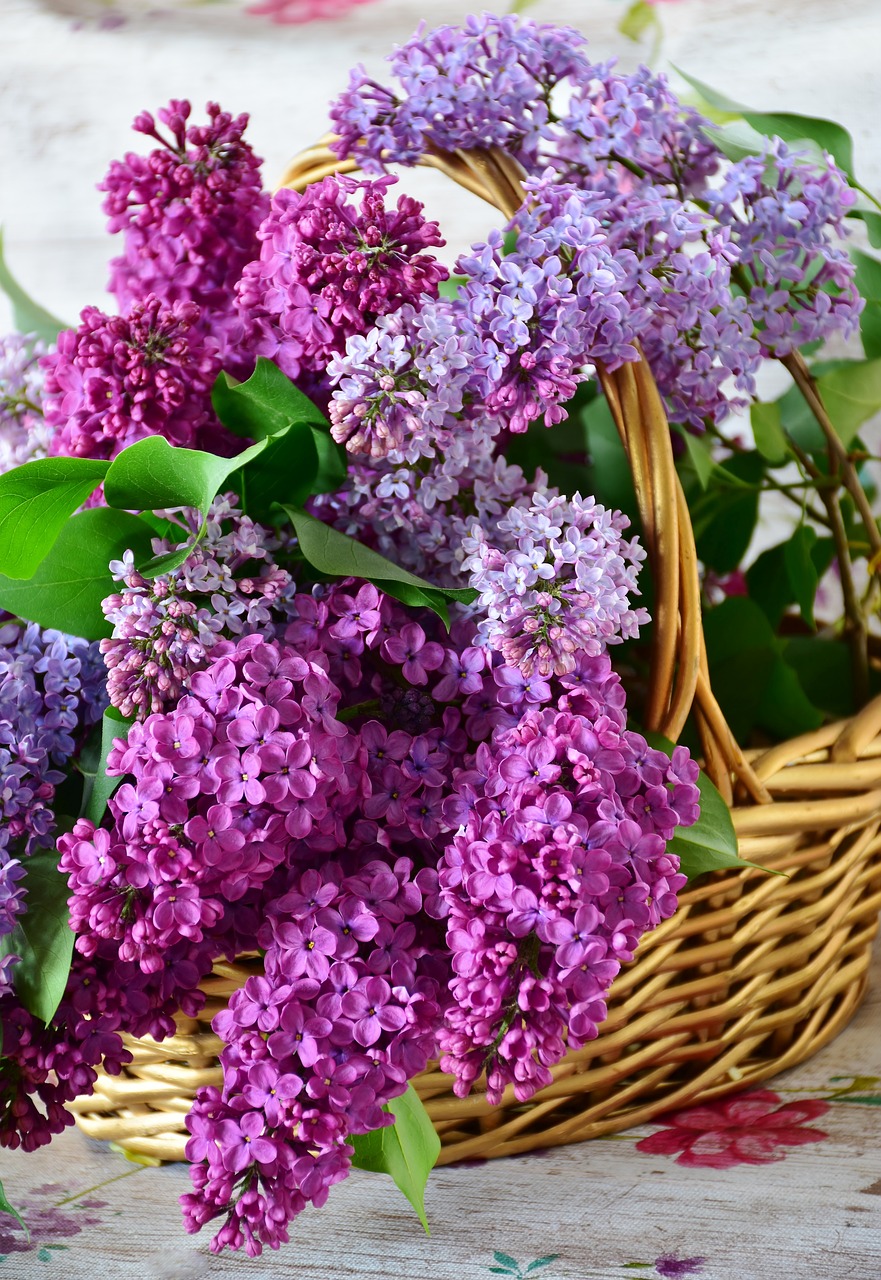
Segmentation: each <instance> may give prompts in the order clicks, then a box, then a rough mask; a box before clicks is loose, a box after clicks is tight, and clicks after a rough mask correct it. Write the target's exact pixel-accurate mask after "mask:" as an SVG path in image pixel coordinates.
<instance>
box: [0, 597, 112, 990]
mask: <svg viewBox="0 0 881 1280" xmlns="http://www.w3.org/2000/svg"><path fill="white" fill-rule="evenodd" d="M104 705H105V695H104V687H103V679H102V669H101V660H100V657H99V656H98V652H97V646H96V645H87V644H86V643H85V642H84V641H81V640H73V639H71V638H70V637H68V636H63V635H61V633H60V632H58V631H42V630H41V629H40V628H39V627H37V626H36V625H35V624H33V623H29V624H25V623H21V622H18V621H14V620H8V619H7V620H6V621H5V622H0V936H4V935H6V934H9V933H11V932H12V931H13V929H14V928H15V923H16V919H17V917H18V916H19V915H20V914H21V913H22V912H23V911H25V910H26V907H27V903H26V894H27V890H26V888H25V885H24V883H23V880H24V878H25V876H26V873H27V866H26V863H27V858H28V857H29V856H30V855H31V854H32V853H34V852H35V851H36V850H38V849H48V848H50V847H51V845H52V843H53V841H54V833H55V813H54V809H53V801H54V797H55V789H56V787H57V786H59V785H60V784H61V783H62V782H63V781H64V778H65V774H64V772H63V766H64V765H65V764H67V762H68V760H69V759H70V757H71V756H73V755H74V753H75V751H76V750H77V748H78V746H79V745H81V740H82V738H83V736H84V734H85V733H86V731H87V730H88V729H89V727H90V726H91V725H93V724H94V723H95V721H96V720H99V719H100V717H101V713H102V710H103V707H104ZM22 859H24V861H22ZM13 963H14V958H13V957H6V958H5V960H4V963H3V964H2V966H0V996H5V995H8V994H9V992H10V985H9V984H10V976H11V968H12V964H13Z"/></svg>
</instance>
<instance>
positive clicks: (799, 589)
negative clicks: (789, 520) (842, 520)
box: [784, 524, 819, 628]
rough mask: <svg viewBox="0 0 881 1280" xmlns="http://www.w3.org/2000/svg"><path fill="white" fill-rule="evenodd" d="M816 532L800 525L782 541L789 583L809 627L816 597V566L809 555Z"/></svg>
mask: <svg viewBox="0 0 881 1280" xmlns="http://www.w3.org/2000/svg"><path fill="white" fill-rule="evenodd" d="M816 541H817V534H816V532H815V531H814V530H813V529H812V528H811V526H810V525H807V524H803V525H800V526H799V527H798V528H797V529H796V531H795V533H794V534H793V535H792V537H791V538H789V539H788V540H787V541H786V542H785V543H784V559H785V563H786V572H787V575H788V576H789V584H790V586H791V587H792V594H793V596H794V597H795V601H796V604H797V605H798V607H799V610H800V611H801V616H802V617H803V618H804V620H805V622H806V623H807V624H808V626H809V627H811V628H813V626H814V601H815V599H816V598H817V586H818V585H819V578H818V577H817V567H816V565H815V564H814V561H813V557H812V555H811V553H812V551H813V549H814V543H815V542H816Z"/></svg>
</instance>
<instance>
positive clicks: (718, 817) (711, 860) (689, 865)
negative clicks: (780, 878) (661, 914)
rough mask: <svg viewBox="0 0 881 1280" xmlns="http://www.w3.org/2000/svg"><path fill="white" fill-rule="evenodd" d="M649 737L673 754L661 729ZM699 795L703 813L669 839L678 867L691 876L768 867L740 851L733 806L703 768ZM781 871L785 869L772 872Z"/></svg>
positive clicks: (698, 782) (654, 745)
mask: <svg viewBox="0 0 881 1280" xmlns="http://www.w3.org/2000/svg"><path fill="white" fill-rule="evenodd" d="M645 738H646V741H647V742H648V743H649V744H650V745H651V746H653V747H656V748H657V749H658V750H659V751H664V752H665V753H666V754H667V755H668V756H672V754H673V743H672V742H670V741H668V739H667V738H664V737H662V736H661V735H660V734H659V733H647V734H646V735H645ZM697 785H698V790H699V791H700V793H701V798H700V810H701V811H700V817H699V818H698V820H697V822H696V823H695V824H694V826H692V827H685V828H683V829H680V828H677V834H676V835H675V836H674V837H673V839H672V840H670V841H668V843H667V852H668V853H674V854H675V855H676V857H677V858H678V859H679V870H680V871H681V872H682V874H683V875H684V876H688V878H689V880H694V879H695V877H696V876H702V875H705V874H706V873H707V872H708V871H728V870H731V869H738V868H740V869H742V868H743V867H755V868H756V869H757V870H758V871H768V870H769V869H768V868H767V867H762V866H759V864H758V863H757V862H748V861H747V860H746V859H745V858H741V857H740V855H739V853H738V851H737V833H736V831H735V830H734V823H733V822H732V821H731V810H730V809H729V808H728V805H727V804H726V803H725V801H724V800H723V799H722V797H721V795H720V794H719V792H718V790H717V788H716V787H715V786H714V784H713V783H712V782H711V781H710V779H709V778H708V777H707V775H706V774H705V773H704V772H703V770H701V772H700V773H699V774H698V779H697ZM771 874H773V875H782V874H783V873H782V872H779V871H775V872H772V873H771Z"/></svg>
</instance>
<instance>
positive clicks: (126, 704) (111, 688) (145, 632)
mask: <svg viewBox="0 0 881 1280" xmlns="http://www.w3.org/2000/svg"><path fill="white" fill-rule="evenodd" d="M236 501H237V500H236V497H235V494H232V493H228V494H223V495H220V496H218V497H217V498H215V499H214V501H213V503H212V504H211V507H210V509H209V511H208V515H207V517H206V520H205V532H204V536H203V537H202V538H201V540H200V541H199V543H198V545H197V546H196V547H195V548H194V550H193V551H192V552H191V554H190V555H189V556H188V557H187V559H186V561H185V562H184V564H183V565H181V567H180V568H179V569H176V570H174V571H173V572H172V573H169V574H160V575H159V576H157V577H155V578H151V579H147V578H144V577H143V576H142V575H141V574H140V573H138V571H137V569H136V568H135V566H134V562H133V560H132V557H131V554H130V553H128V554H127V555H126V557H125V558H124V559H123V560H122V561H121V562H116V563H114V564H113V565H111V569H112V570H114V572H115V576H116V578H117V580H121V581H122V583H123V584H124V585H123V590H122V591H120V592H118V593H116V594H114V595H111V596H108V597H107V599H106V600H104V602H103V605H102V607H103V610H104V616H105V617H106V618H107V620H108V622H111V623H112V624H113V635H112V636H110V637H109V638H108V639H105V640H102V641H100V648H101V653H102V654H103V656H104V662H105V663H106V666H107V694H108V697H109V698H110V702H111V704H112V705H113V706H114V707H117V708H118V709H119V710H120V711H121V712H122V714H123V715H124V716H127V717H128V716H137V717H138V718H139V719H143V718H144V717H145V716H147V715H149V714H151V713H152V712H156V711H162V710H164V709H166V708H170V707H172V706H173V705H174V704H175V703H176V702H177V700H178V699H179V697H180V696H181V694H182V692H183V691H184V690H185V689H186V688H187V687H188V685H189V680H190V677H191V676H192V674H193V672H195V671H198V670H200V669H201V668H202V667H203V666H204V665H205V663H206V661H207V655H208V653H209V651H210V650H211V649H212V648H213V647H214V645H215V644H217V643H218V642H219V641H220V640H221V639H233V638H235V637H236V636H239V635H248V634H251V633H253V632H257V631H259V632H261V633H262V634H263V635H264V637H268V636H269V635H271V634H272V631H273V622H272V610H273V608H274V607H275V606H277V605H278V604H279V602H280V600H282V598H283V597H284V596H285V594H286V593H287V592H288V589H289V587H290V586H291V578H290V574H289V573H288V572H287V571H286V570H284V569H280V568H279V567H278V565H276V564H275V562H274V560H273V552H274V551H276V550H278V548H279V547H280V546H281V543H280V542H279V540H278V539H277V538H275V537H273V536H272V535H271V534H270V533H269V531H268V530H266V529H264V528H263V527H262V526H261V525H258V524H255V523H254V521H253V520H251V519H249V518H248V517H247V516H244V515H243V514H242V512H241V510H240V509H239V508H238V507H237V506H236V505H235V503H236ZM171 519H172V521H174V520H175V517H171ZM178 519H179V520H180V521H181V523H180V534H179V540H180V542H179V545H186V543H188V542H190V541H191V540H192V539H193V537H194V535H195V533H196V532H197V530H198V529H199V528H200V526H201V524H202V517H201V513H197V512H184V513H183V516H181V517H179V518H178ZM175 545H176V543H175V540H174V538H172V537H171V535H169V536H168V537H166V538H165V539H156V540H154V551H155V552H156V553H157V554H160V553H162V552H164V551H169V550H173V549H174V547H175ZM255 562H257V563H258V564H259V565H260V570H259V572H255V569H254V564H255ZM245 568H247V572H246V573H245V572H243V570H245Z"/></svg>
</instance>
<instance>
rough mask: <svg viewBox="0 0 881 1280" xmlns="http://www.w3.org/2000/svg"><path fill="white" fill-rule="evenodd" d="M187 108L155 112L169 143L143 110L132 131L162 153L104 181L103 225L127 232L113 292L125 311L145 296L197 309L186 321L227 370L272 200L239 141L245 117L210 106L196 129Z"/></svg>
mask: <svg viewBox="0 0 881 1280" xmlns="http://www.w3.org/2000/svg"><path fill="white" fill-rule="evenodd" d="M190 111H191V107H190V104H189V102H186V101H172V102H171V103H170V104H169V106H168V107H166V108H164V109H163V110H160V111H159V112H158V116H159V121H160V123H161V124H163V125H165V126H166V128H167V129H168V131H169V134H170V137H167V138H166V137H163V135H162V134H161V133H160V132H159V130H158V128H157V125H156V121H155V120H154V118H153V116H152V115H151V114H150V113H149V112H148V111H144V112H142V113H141V114H140V115H139V116H138V117H137V119H136V120H135V122H134V128H135V129H136V131H137V132H138V133H143V134H146V135H147V136H148V137H150V138H153V139H155V141H156V142H157V143H158V144H159V145H158V147H157V148H156V149H155V150H153V151H151V152H150V154H149V155H147V156H140V155H136V154H135V153H133V152H129V153H128V155H126V157H125V159H124V160H118V161H114V163H113V164H112V165H111V166H110V169H109V171H108V173H107V177H106V178H105V179H104V182H103V183H102V184H101V187H100V190H102V191H106V192H107V196H106V198H105V200H104V212H105V213H106V214H108V215H109V222H108V229H109V230H110V231H113V232H119V231H121V232H122V233H123V246H124V252H123V254H122V256H121V257H119V258H115V259H114V260H113V261H112V263H111V277H110V285H109V289H110V292H111V293H113V294H115V295H116V298H117V301H118V302H119V304H120V307H121V308H122V310H123V312H124V313H128V312H129V311H131V309H132V307H133V306H134V304H136V303H143V302H145V301H146V300H147V298H148V296H150V295H153V296H155V297H158V298H161V299H162V301H163V302H164V303H165V304H166V305H171V304H173V303H179V302H191V303H195V304H196V305H197V307H198V310H197V311H196V312H195V313H194V320H193V321H192V323H194V324H195V325H196V326H197V327H200V328H201V329H202V330H203V332H204V333H205V334H206V335H210V336H211V337H212V338H213V339H214V340H215V345H216V346H217V348H218V349H219V350H220V352H221V354H222V356H223V357H224V359H225V361H226V363H227V365H228V366H229V362H230V360H232V362H233V363H237V355H238V353H237V351H236V345H237V343H238V340H239V338H240V329H241V325H240V322H239V320H238V318H237V316H236V312H235V305H234V302H235V295H234V287H235V284H236V281H237V280H238V279H239V276H240V275H241V273H242V269H243V268H244V266H245V264H246V263H248V262H250V261H251V260H252V259H253V258H256V257H257V254H258V252H259V245H258V243H257V228H258V227H259V225H260V223H261V222H262V220H263V218H264V217H265V216H266V211H267V208H268V204H269V197H268V195H266V194H265V193H264V192H263V191H262V189H261V188H262V184H261V180H260V163H261V162H260V159H259V157H258V156H255V155H254V152H253V151H252V150H251V147H250V146H249V145H248V143H247V142H245V140H244V132H245V128H246V126H247V123H248V117H247V115H240V116H236V117H233V116H231V115H229V114H228V113H227V112H225V111H221V109H220V107H219V106H218V105H217V103H214V102H209V103H208V106H207V108H206V111H207V114H208V123H207V124H205V125H194V124H190V123H189V117H190Z"/></svg>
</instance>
